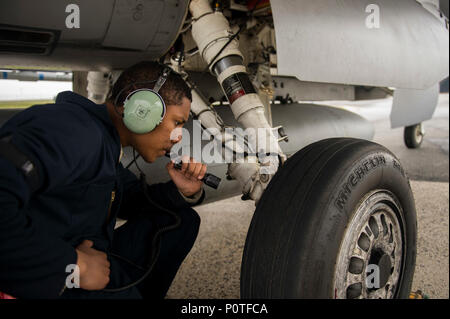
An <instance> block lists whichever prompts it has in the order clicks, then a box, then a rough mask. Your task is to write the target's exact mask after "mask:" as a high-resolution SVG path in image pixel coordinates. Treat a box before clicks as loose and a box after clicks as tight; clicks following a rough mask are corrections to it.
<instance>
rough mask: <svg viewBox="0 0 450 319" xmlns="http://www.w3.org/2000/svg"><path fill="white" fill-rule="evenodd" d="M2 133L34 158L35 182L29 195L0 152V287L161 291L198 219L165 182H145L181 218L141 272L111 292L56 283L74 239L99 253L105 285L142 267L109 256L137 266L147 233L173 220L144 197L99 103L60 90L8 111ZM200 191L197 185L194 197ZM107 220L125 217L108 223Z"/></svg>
mask: <svg viewBox="0 0 450 319" xmlns="http://www.w3.org/2000/svg"><path fill="white" fill-rule="evenodd" d="M6 136H9V137H10V143H11V144H13V145H14V146H15V147H16V148H17V149H18V150H19V151H20V152H22V153H23V154H25V155H26V156H27V157H28V158H29V159H30V160H31V161H32V162H33V163H34V164H35V166H36V168H37V172H38V176H39V181H40V184H39V185H40V186H39V188H38V189H37V190H36V191H34V192H32V191H31V190H30V187H29V184H28V183H27V182H26V180H25V177H24V174H23V172H22V171H20V170H19V169H17V168H16V167H15V166H14V165H13V164H12V163H11V161H9V160H6V159H5V158H4V157H1V156H0V291H2V292H4V293H7V294H9V295H12V296H14V297H17V298H146V297H150V298H151V297H155V298H162V297H164V296H165V294H166V292H167V290H168V288H169V286H170V284H171V282H172V280H173V278H174V277H175V274H176V272H177V270H178V268H179V266H180V265H181V263H182V261H183V260H184V258H185V257H186V255H187V254H188V252H189V251H190V249H191V248H192V245H193V243H194V241H195V239H196V236H197V233H198V228H199V224H200V218H199V216H198V214H197V213H196V212H195V211H194V210H193V209H192V208H190V207H191V204H189V203H187V202H186V201H185V200H184V199H183V197H182V196H181V195H180V193H179V192H178V190H177V188H176V186H175V184H174V183H173V182H172V181H170V182H167V183H161V184H156V185H150V186H148V194H149V195H150V197H151V198H152V199H153V200H154V201H156V202H157V203H159V204H160V205H162V206H163V207H166V208H168V209H170V210H172V211H175V212H176V213H177V214H178V215H179V216H180V218H181V225H180V226H179V227H178V228H177V229H175V230H172V231H170V232H167V233H165V234H163V235H162V237H161V246H160V247H161V248H160V253H159V258H158V262H157V263H156V266H155V268H154V270H153V271H152V273H151V274H150V276H148V277H147V278H146V280H144V281H143V282H142V283H141V284H139V285H138V286H137V287H136V286H135V287H133V288H130V289H127V290H125V291H122V292H115V293H110V292H104V291H87V290H84V289H80V288H78V289H77V288H71V289H69V288H65V283H66V278H67V276H68V275H69V274H70V272H66V267H67V266H68V265H70V264H76V261H77V254H76V251H75V247H76V246H78V245H79V244H80V243H81V242H82V241H83V240H85V239H88V240H92V241H93V242H94V246H93V248H95V249H97V250H101V251H104V252H106V253H107V254H108V260H109V261H110V263H111V268H110V269H111V274H110V282H109V284H108V286H107V288H117V287H121V286H125V285H127V284H129V283H131V282H133V281H134V280H136V279H138V278H140V277H141V276H142V274H143V273H144V271H143V270H140V269H138V268H137V267H134V266H132V265H130V264H129V263H126V262H124V261H122V260H121V259H119V258H116V257H113V256H111V255H110V253H115V254H117V255H120V256H122V257H124V258H126V259H128V260H130V261H132V262H133V263H135V264H137V265H139V266H140V267H142V268H143V269H145V268H146V267H147V265H148V263H149V259H150V255H151V250H152V245H151V242H152V240H153V235H154V234H155V232H156V231H157V230H158V229H159V228H161V227H163V226H167V225H170V224H173V223H174V218H173V217H172V216H170V215H169V214H167V213H164V212H162V211H159V210H158V209H156V208H155V207H153V206H152V205H151V204H150V203H149V201H148V200H147V199H146V198H145V196H144V193H143V188H142V187H141V183H140V181H139V180H138V179H137V178H136V176H135V175H134V174H133V173H131V172H130V171H128V170H127V169H125V168H124V167H123V166H122V164H121V163H120V162H119V156H120V150H121V147H120V141H119V135H118V133H117V131H116V129H115V127H114V126H113V124H112V122H111V120H110V118H109V115H108V112H107V109H106V106H105V105H97V104H95V103H93V102H91V101H90V100H88V99H86V98H84V97H82V96H80V95H77V94H75V93H72V92H69V91H67V92H62V93H60V94H59V95H58V96H57V98H56V102H55V104H47V105H35V106H32V107H30V108H28V109H26V110H24V111H22V112H20V113H18V114H16V115H15V116H13V117H12V118H11V119H10V120H9V121H8V122H6V123H5V124H4V125H3V127H1V128H0V138H3V137H6ZM113 192H115V199H114V201H113V202H112V205H111V198H112V193H113ZM203 198H204V192H203V195H202V197H201V198H200V200H199V201H198V203H200V202H201V201H203ZM198 203H196V204H198ZM110 205H111V207H110ZM116 217H120V218H123V219H127V220H128V222H127V223H126V224H125V225H123V226H122V227H119V228H118V229H116V230H114V226H115V222H116Z"/></svg>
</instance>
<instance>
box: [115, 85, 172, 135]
mask: <svg viewBox="0 0 450 319" xmlns="http://www.w3.org/2000/svg"><path fill="white" fill-rule="evenodd" d="M165 108H166V106H165V104H164V101H163V99H162V97H161V96H160V95H159V94H158V93H156V92H154V91H153V90H150V89H140V90H136V91H133V92H131V93H130V94H129V95H128V96H127V98H126V99H125V102H124V110H123V112H124V113H123V123H124V124H125V126H126V127H127V128H128V129H129V130H130V131H131V132H133V133H136V134H145V133H149V132H151V131H153V130H154V129H155V127H156V126H158V124H159V123H161V121H162V119H163V117H164V114H165Z"/></svg>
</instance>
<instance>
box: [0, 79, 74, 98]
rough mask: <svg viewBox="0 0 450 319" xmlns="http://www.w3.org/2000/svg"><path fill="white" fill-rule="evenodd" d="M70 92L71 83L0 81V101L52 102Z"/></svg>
mask: <svg viewBox="0 0 450 319" xmlns="http://www.w3.org/2000/svg"><path fill="white" fill-rule="evenodd" d="M71 90H72V82H53V81H36V82H32V81H18V80H0V101H11V100H52V99H53V98H54V97H55V96H56V95H57V94H58V93H59V92H62V91H71Z"/></svg>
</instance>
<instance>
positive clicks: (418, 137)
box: [414, 124, 423, 144]
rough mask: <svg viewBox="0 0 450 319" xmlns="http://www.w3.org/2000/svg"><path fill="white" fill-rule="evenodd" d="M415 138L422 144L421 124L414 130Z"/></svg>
mask: <svg viewBox="0 0 450 319" xmlns="http://www.w3.org/2000/svg"><path fill="white" fill-rule="evenodd" d="M414 138H415V139H416V143H417V144H420V143H421V142H422V139H423V134H422V125H421V124H418V125H416V127H415V128H414Z"/></svg>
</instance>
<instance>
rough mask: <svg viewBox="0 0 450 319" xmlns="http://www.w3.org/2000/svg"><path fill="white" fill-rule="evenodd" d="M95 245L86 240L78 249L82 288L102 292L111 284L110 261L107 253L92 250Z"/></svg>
mask: <svg viewBox="0 0 450 319" xmlns="http://www.w3.org/2000/svg"><path fill="white" fill-rule="evenodd" d="M93 244H94V243H93V242H92V241H90V240H84V241H83V242H82V243H81V244H80V245H79V246H78V247H77V248H76V252H77V255H78V259H77V265H78V267H80V288H83V289H86V290H100V289H103V288H105V287H106V285H107V284H108V282H109V273H110V270H109V261H108V259H107V258H106V253H104V252H102V251H99V250H96V249H94V248H92V245H93Z"/></svg>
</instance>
